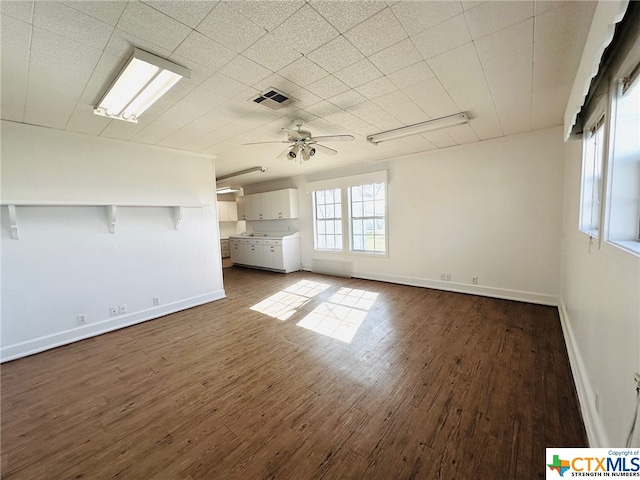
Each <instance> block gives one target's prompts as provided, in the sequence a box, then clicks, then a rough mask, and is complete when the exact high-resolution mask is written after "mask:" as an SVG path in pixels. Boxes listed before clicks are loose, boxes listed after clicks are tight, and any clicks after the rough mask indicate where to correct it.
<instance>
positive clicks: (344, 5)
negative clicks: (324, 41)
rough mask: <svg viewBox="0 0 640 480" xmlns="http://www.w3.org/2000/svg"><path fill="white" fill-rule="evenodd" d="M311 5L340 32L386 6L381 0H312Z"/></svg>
mask: <svg viewBox="0 0 640 480" xmlns="http://www.w3.org/2000/svg"><path fill="white" fill-rule="evenodd" d="M311 6H312V7H313V8H315V9H316V10H317V11H318V12H320V14H321V15H322V16H323V17H324V18H326V19H327V21H328V22H329V23H331V24H332V25H333V26H334V27H335V28H336V29H337V30H338V31H339V32H341V33H344V32H346V31H347V30H349V29H350V28H352V27H355V26H356V25H358V24H359V23H361V22H363V21H364V20H366V19H367V18H369V17H371V16H373V15H375V14H376V13H378V12H379V11H380V10H382V9H383V8H386V4H385V3H384V2H381V1H348V2H336V1H313V2H311Z"/></svg>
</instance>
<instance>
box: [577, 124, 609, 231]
mask: <svg viewBox="0 0 640 480" xmlns="http://www.w3.org/2000/svg"><path fill="white" fill-rule="evenodd" d="M584 143H585V145H584V155H583V159H582V193H581V204H580V230H582V231H583V232H585V233H588V234H589V235H591V236H593V237H597V236H598V232H599V226H600V203H601V201H602V165H603V158H604V117H600V119H599V120H598V122H597V123H596V124H595V125H593V126H592V127H591V128H590V129H589V130H588V133H587V134H586V135H585V141H584Z"/></svg>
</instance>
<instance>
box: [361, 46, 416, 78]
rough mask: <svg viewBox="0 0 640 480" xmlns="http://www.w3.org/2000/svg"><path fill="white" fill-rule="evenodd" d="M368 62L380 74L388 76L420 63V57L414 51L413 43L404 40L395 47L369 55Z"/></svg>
mask: <svg viewBox="0 0 640 480" xmlns="http://www.w3.org/2000/svg"><path fill="white" fill-rule="evenodd" d="M369 60H371V62H372V63H373V64H374V65H375V66H376V67H378V69H379V70H380V71H381V72H382V73H384V74H385V75H388V74H390V73H393V72H397V71H398V70H402V69H403V68H406V67H408V66H410V65H413V64H414V63H418V62H420V61H421V60H422V56H421V55H420V53H419V52H418V50H416V47H414V45H413V42H412V41H411V40H410V39H408V38H406V39H404V40H401V41H400V42H398V43H396V44H395V45H391V46H390V47H388V48H385V49H384V50H381V51H380V52H378V53H376V54H374V55H371V56H370V57H369Z"/></svg>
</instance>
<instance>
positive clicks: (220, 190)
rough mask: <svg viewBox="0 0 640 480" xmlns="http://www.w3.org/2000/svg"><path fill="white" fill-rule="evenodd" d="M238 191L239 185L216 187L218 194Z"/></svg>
mask: <svg viewBox="0 0 640 480" xmlns="http://www.w3.org/2000/svg"><path fill="white" fill-rule="evenodd" d="M239 191H240V187H222V188H218V189H216V193H217V194H218V195H224V194H225V193H236V192H239Z"/></svg>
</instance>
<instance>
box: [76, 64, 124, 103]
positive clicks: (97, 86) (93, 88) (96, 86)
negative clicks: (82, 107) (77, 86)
mask: <svg viewBox="0 0 640 480" xmlns="http://www.w3.org/2000/svg"><path fill="white" fill-rule="evenodd" d="M113 80H115V75H110V74H107V73H101V72H98V71H95V70H94V72H93V73H92V74H91V77H90V78H89V80H88V82H87V84H86V85H85V87H84V90H83V91H82V95H81V96H80V99H79V100H78V102H79V103H84V104H87V105H96V104H97V103H98V102H99V101H100V99H101V98H102V96H103V95H104V93H105V92H106V91H107V89H108V88H109V86H110V85H111V84H112V83H113Z"/></svg>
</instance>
